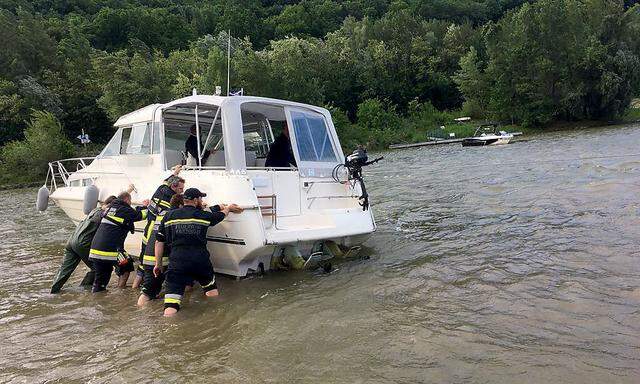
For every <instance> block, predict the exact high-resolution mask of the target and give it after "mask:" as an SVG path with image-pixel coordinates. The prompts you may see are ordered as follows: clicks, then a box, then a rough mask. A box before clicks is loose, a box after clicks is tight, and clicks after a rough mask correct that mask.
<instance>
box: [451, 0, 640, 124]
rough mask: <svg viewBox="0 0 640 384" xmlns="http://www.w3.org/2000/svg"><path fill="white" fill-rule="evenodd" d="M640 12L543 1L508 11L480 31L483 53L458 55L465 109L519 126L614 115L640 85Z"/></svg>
mask: <svg viewBox="0 0 640 384" xmlns="http://www.w3.org/2000/svg"><path fill="white" fill-rule="evenodd" d="M637 12H638V9H637V8H632V9H630V10H628V11H626V12H625V10H624V8H623V6H622V4H621V3H618V2H613V1H600V0H592V1H586V2H576V1H569V0H542V1H539V2H536V3H534V4H525V5H524V6H522V7H521V8H520V9H518V10H517V11H515V12H510V13H508V14H507V15H506V16H505V17H504V18H503V19H501V20H500V21H499V22H498V23H496V24H495V25H489V26H488V27H487V28H486V29H485V31H484V35H485V42H486V52H487V53H486V57H484V58H480V57H479V55H478V53H477V52H475V51H474V50H471V51H470V52H469V53H468V54H467V55H466V56H464V57H463V58H462V60H461V61H460V66H461V69H460V71H458V73H457V74H456V77H455V80H456V82H457V84H458V85H459V87H460V90H461V91H462V93H463V94H464V95H465V98H466V99H467V102H468V103H469V104H468V105H467V106H466V107H467V108H468V110H469V111H471V112H473V113H474V114H477V111H479V110H480V111H482V110H485V111H488V112H489V113H490V114H491V115H493V116H494V117H496V118H498V119H503V120H510V121H516V122H520V123H522V124H524V125H541V124H546V123H548V122H550V121H553V120H558V119H564V120H577V119H611V118H616V117H619V116H620V115H621V114H622V113H623V112H624V111H625V109H626V107H627V106H628V105H629V102H630V100H631V96H632V94H633V89H634V87H637V84H638V76H639V72H640V71H639V70H640V58H639V55H640V51H638V46H637V42H636V40H637V39H636V38H635V37H632V35H630V34H629V32H630V31H638V25H639V24H638V20H637ZM634 46H635V50H634V49H632V48H631V47H634Z"/></svg>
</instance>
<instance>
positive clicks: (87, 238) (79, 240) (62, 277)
mask: <svg viewBox="0 0 640 384" xmlns="http://www.w3.org/2000/svg"><path fill="white" fill-rule="evenodd" d="M115 199H116V197H115V196H109V197H107V199H106V200H105V201H104V202H103V203H102V205H101V206H100V207H97V208H95V209H94V210H93V211H91V212H89V214H88V215H87V217H85V218H84V219H83V220H82V221H81V222H80V223H79V224H78V225H77V226H76V229H75V231H73V234H71V236H70V237H69V240H67V245H66V246H65V247H64V258H63V259H62V264H61V265H60V269H59V270H58V273H57V274H56V277H55V278H54V280H53V284H52V285H51V293H59V292H60V290H61V289H62V286H63V285H64V284H65V283H66V282H67V280H69V277H71V274H72V273H73V271H74V270H75V269H76V267H77V266H78V264H80V262H81V261H82V262H83V263H84V264H85V265H86V266H87V267H89V272H87V274H86V275H85V276H84V279H82V281H81V282H80V286H81V287H91V286H92V285H93V280H94V278H95V270H94V268H93V263H92V262H91V261H90V260H89V249H90V248H91V241H92V240H93V236H94V235H95V234H96V231H97V230H98V227H99V226H100V220H102V213H103V212H104V210H105V209H107V208H108V207H109V204H111V202H113V201H114V200H115Z"/></svg>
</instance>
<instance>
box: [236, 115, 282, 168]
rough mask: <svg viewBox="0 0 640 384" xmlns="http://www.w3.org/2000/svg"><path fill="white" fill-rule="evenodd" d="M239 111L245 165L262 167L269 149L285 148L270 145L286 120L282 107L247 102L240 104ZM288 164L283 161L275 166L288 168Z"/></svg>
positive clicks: (280, 149)
mask: <svg viewBox="0 0 640 384" xmlns="http://www.w3.org/2000/svg"><path fill="white" fill-rule="evenodd" d="M240 111H241V113H242V135H243V138H244V150H245V160H246V163H247V167H258V168H263V167H265V166H266V163H267V158H268V157H269V152H270V151H284V150H286V148H285V147H284V146H282V145H280V146H277V145H276V146H275V147H274V146H273V145H272V144H273V143H274V140H275V139H276V137H278V136H279V135H280V134H281V131H282V127H283V124H284V121H286V115H285V113H284V107H282V106H280V105H275V104H268V103H257V102H249V103H244V104H242V105H241V107H240ZM280 141H282V139H281V140H280ZM287 142H288V138H287ZM289 152H290V151H289ZM280 157H282V156H280ZM272 158H274V154H272ZM290 166H291V165H290V164H285V162H284V161H283V162H282V164H280V165H279V166H278V167H275V168H280V167H286V168H290ZM271 167H272V166H270V168H271Z"/></svg>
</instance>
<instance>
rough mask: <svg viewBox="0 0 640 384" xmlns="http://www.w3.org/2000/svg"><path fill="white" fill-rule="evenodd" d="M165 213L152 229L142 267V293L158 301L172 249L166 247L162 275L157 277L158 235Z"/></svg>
mask: <svg viewBox="0 0 640 384" xmlns="http://www.w3.org/2000/svg"><path fill="white" fill-rule="evenodd" d="M164 215H165V213H164V212H163V213H162V214H161V215H158V216H156V220H155V223H154V225H153V227H152V231H151V235H150V236H149V240H148V242H147V247H146V248H145V251H144V255H143V258H142V267H143V270H144V280H143V281H144V283H143V285H142V293H144V294H145V295H147V297H149V298H150V299H151V300H153V299H156V298H157V297H158V295H159V294H160V291H161V290H162V283H163V282H164V275H165V273H164V272H165V270H166V267H167V266H168V265H169V251H170V248H169V247H167V246H166V244H165V247H164V253H163V254H162V273H161V274H160V276H158V277H156V276H155V275H154V274H153V267H154V266H155V264H156V256H155V255H156V250H155V248H156V234H157V233H158V227H160V223H161V222H162V219H163V218H164Z"/></svg>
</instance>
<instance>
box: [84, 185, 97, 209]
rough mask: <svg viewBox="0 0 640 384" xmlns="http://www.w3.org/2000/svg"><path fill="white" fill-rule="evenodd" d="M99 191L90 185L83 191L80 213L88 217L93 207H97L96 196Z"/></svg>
mask: <svg viewBox="0 0 640 384" xmlns="http://www.w3.org/2000/svg"><path fill="white" fill-rule="evenodd" d="M99 195H100V191H98V187H96V186H95V185H90V186H88V187H86V188H85V189H84V201H83V204H82V212H84V214H85V215H88V214H89V213H90V212H91V211H93V209H94V208H95V207H97V206H98V196H99Z"/></svg>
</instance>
